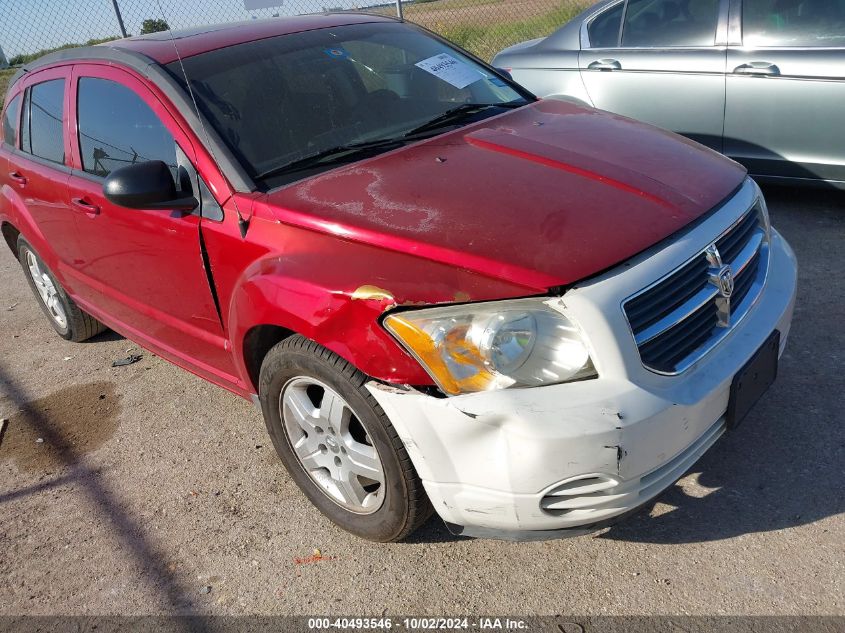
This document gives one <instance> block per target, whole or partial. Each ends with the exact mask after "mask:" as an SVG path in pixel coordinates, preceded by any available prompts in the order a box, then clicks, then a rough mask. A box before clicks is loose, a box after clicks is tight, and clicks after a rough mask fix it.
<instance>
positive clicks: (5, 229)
mask: <svg viewBox="0 0 845 633" xmlns="http://www.w3.org/2000/svg"><path fill="white" fill-rule="evenodd" d="M0 233H2V234H3V239H4V240H5V241H6V244H7V245H8V246H9V250H11V251H12V254H13V255H14V256H15V257H17V256H18V237H20V234H21V232H20V231H19V230H18V229H17V227H15V225H14V224H12V223H11V222H5V221H4V222H3V223H2V224H0Z"/></svg>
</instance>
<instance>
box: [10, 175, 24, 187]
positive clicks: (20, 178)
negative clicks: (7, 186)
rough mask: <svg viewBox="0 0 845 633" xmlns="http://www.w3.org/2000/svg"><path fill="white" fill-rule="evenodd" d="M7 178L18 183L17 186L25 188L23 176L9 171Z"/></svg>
mask: <svg viewBox="0 0 845 633" xmlns="http://www.w3.org/2000/svg"><path fill="white" fill-rule="evenodd" d="M9 178H11V179H12V180H14V181H15V182H16V183H18V185H20V186H21V187H25V186H26V183H27V179H26V176H23V175H21V174H19V173H18V172H16V171H10V172H9Z"/></svg>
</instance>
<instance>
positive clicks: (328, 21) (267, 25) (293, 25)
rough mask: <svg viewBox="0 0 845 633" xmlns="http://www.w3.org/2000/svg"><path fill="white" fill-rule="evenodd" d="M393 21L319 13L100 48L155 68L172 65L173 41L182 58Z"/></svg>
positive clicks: (143, 37) (219, 26) (232, 24)
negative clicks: (148, 61) (143, 59)
mask: <svg viewBox="0 0 845 633" xmlns="http://www.w3.org/2000/svg"><path fill="white" fill-rule="evenodd" d="M391 21H394V18H390V17H384V16H379V15H372V14H363V13H322V14H318V15H300V16H295V17H281V18H266V19H263V20H247V21H244V22H230V23H228V24H215V25H210V26H202V27H197V28H193V29H185V30H181V31H172V32H171V31H163V32H161V33H150V34H149V35H141V36H137V37H130V38H127V39H123V40H115V41H112V42H108V43H106V44H101V45H100V46H107V47H109V48H121V49H124V50H130V51H135V52H137V53H141V54H143V55H146V56H147V57H150V58H152V59H154V60H155V61H157V62H158V63H159V64H169V63H170V62H173V61H176V59H177V56H176V50H175V47H174V46H173V44H174V41H175V42H176V43H177V44H178V47H179V54H180V55H181V57H182V58H186V57H191V56H193V55H198V54H200V53H205V52H207V51H211V50H215V49H218V48H225V47H226V46H233V45H235V44H242V43H244V42H251V41H254V40H261V39H264V38H267V37H274V36H277V35H289V34H291V33H301V32H302V31H312V30H314V29H323V28H331V27H337V26H346V25H349V24H363V23H367V22H391Z"/></svg>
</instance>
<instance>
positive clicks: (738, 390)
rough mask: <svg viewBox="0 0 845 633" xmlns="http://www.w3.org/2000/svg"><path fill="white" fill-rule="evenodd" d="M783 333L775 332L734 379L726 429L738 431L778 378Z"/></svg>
mask: <svg viewBox="0 0 845 633" xmlns="http://www.w3.org/2000/svg"><path fill="white" fill-rule="evenodd" d="M779 350H780V332H778V331H777V330H775V331H774V332H772V334H771V335H770V336H769V338H768V339H766V342H765V343H763V345H762V346H761V347H760V349H758V350H757V351H756V352H755V353H754V356H752V357H751V360H749V361H748V362H747V363H746V364H745V365H744V366H743V368H742V369H740V370H739V371H738V372H737V374H736V375H735V376H734V379H733V382H732V383H731V394H730V399H729V400H728V413H727V427H728V429H735V428H736V427H737V426H739V424H740V422H742V420H743V419H744V418H745V416H746V415H748V412H749V411H751V409H752V407H753V406H754V405H755V404H756V403H757V401H758V400H759V399H760V397H761V396H762V395H763V394H764V393H765V392H766V390H767V389H768V388H769V387H771V386H772V383H773V382H774V381H775V378H777V375H778V351H779Z"/></svg>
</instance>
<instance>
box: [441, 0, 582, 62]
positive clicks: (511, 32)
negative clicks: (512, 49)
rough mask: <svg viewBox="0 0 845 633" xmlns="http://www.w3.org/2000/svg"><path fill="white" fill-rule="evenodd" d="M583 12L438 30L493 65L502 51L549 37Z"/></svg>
mask: <svg viewBox="0 0 845 633" xmlns="http://www.w3.org/2000/svg"><path fill="white" fill-rule="evenodd" d="M579 12H580V8H572V7H560V8H558V9H555V10H554V11H550V12H549V13H547V14H545V15H540V16H537V17H534V18H530V19H527V20H523V21H521V22H513V23H510V24H491V25H489V26H477V25H473V24H455V25H453V26H446V27H445V28H442V29H439V33H440V34H441V35H442V36H443V37H445V38H446V39H447V40H450V41H452V42H454V43H455V44H458V45H459V46H461V47H462V48H465V49H467V50H468V51H470V52H471V53H474V54H475V55H477V56H478V57H480V58H481V59H484V60H486V61H488V62H489V61H490V60H491V59H493V56H494V55H495V54H496V53H498V52H499V51H500V50H502V49H503V48H507V47H508V46H512V45H513V44H517V43H519V42H524V41H525V40H533V39H535V38H538V37H546V36H547V35H550V34H551V33H553V32H554V31H555V30H557V29H558V28H559V27H560V26H561V25H563V24H565V23H566V22H568V21H569V20H571V19H572V18H573V17H574V16H575V15H577V14H578V13H579Z"/></svg>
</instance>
